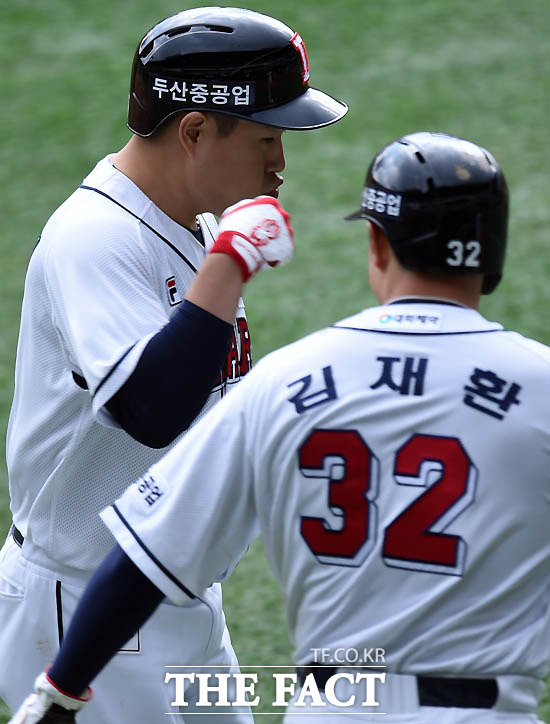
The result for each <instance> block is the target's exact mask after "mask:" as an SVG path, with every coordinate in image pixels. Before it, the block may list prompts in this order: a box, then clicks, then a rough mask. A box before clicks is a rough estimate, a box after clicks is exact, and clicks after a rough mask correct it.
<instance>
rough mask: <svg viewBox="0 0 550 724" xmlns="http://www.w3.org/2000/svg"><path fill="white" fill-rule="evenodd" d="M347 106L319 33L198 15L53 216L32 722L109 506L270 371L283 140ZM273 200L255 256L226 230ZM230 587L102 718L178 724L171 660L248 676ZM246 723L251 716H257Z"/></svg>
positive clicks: (24, 490) (20, 567)
mask: <svg viewBox="0 0 550 724" xmlns="http://www.w3.org/2000/svg"><path fill="white" fill-rule="evenodd" d="M346 110H347V107H346V106H345V104H343V103H340V102H339V101H336V100H334V99H333V98H331V97H330V96H328V95H326V94H325V93H323V92H321V91H319V90H317V89H315V88H312V87H310V86H309V63H308V56H307V51H306V47H305V45H304V42H303V40H302V39H301V37H300V36H299V35H298V34H297V33H295V32H294V31H292V30H291V29H290V28H288V27H287V26H286V25H283V24H282V23H281V22H279V21H277V20H275V19H273V18H270V17H267V16H265V15H261V14H259V13H255V12H252V11H248V10H242V9H234V8H199V9H195V10H188V11H185V12H181V13H179V14H177V15H174V16H173V17H170V18H168V19H166V20H164V21H162V22H160V23H159V24H158V25H156V26H155V27H154V28H153V29H152V30H150V31H149V32H148V33H147V34H146V35H145V37H144V38H143V39H142V41H141V42H140V44H139V46H138V48H137V51H136V54H135V58H134V65H133V70H132V78H131V86H130V100H129V120H128V125H129V128H130V130H131V131H132V132H133V136H132V137H131V139H130V141H129V142H128V144H127V145H126V146H125V147H124V148H123V149H122V150H121V151H119V152H118V153H116V154H114V155H110V156H108V157H106V158H105V159H103V160H102V161H100V162H99V163H98V164H97V166H96V167H95V168H94V169H93V170H92V171H91V173H90V174H89V175H88V176H87V177H86V178H85V179H84V181H83V183H82V184H81V186H80V187H79V188H78V189H77V190H76V191H75V192H74V193H73V194H72V196H70V198H68V199H67V200H66V201H65V203H63V204H62V205H61V207H60V208H59V209H57V211H56V212H55V213H54V214H53V216H52V217H51V218H50V220H49V221H48V222H47V224H46V226H45V228H44V230H43V233H42V235H41V238H40V240H39V242H38V244H37V246H36V248H35V250H34V252H33V254H32V258H31V260H30V265H29V269H28V273H27V279H26V285H25V294H24V300H23V309H22V318H21V333H20V339H19V346H18V352H17V365H16V380H15V396H14V401H13V407H12V412H11V416H10V421H9V429H8V441H7V442H8V444H7V461H8V471H9V481H10V495H11V510H12V514H13V527H12V528H11V531H10V533H9V536H8V538H7V541H6V543H5V545H4V548H3V549H2V552H1V554H0V651H2V656H0V696H1V697H2V698H3V699H5V701H6V702H7V703H8V705H9V706H10V707H11V708H12V709H13V710H15V709H17V707H19V705H20V704H21V702H22V701H23V699H24V696H25V695H26V694H27V692H28V690H29V688H30V687H31V686H32V680H33V679H34V676H33V672H34V670H35V669H37V668H38V669H40V668H44V667H45V666H46V665H47V664H48V663H49V662H51V661H52V660H53V658H54V656H55V653H56V651H57V649H58V646H59V643H60V641H61V640H62V638H63V636H64V633H65V632H66V629H67V626H68V624H69V621H70V619H71V617H72V614H73V611H74V608H75V606H76V602H77V600H78V599H79V597H80V595H81V593H82V591H83V589H84V587H85V585H86V582H87V581H88V579H89V578H90V576H91V574H92V573H93V571H94V570H95V569H96V568H97V566H98V564H99V563H100V562H101V561H102V560H103V558H104V557H105V555H106V553H107V552H108V551H109V550H110V548H111V547H112V537H111V535H110V533H109V531H108V530H107V529H106V528H105V526H104V525H103V523H102V522H101V520H100V518H99V512H100V511H101V509H103V508H104V507H105V506H106V505H107V504H108V503H110V502H111V501H112V500H114V499H115V498H116V497H117V496H119V495H120V494H121V493H122V492H123V490H124V489H125V487H126V486H127V485H129V484H130V483H131V482H132V480H134V479H135V478H136V477H137V476H138V475H139V474H140V473H141V472H142V471H143V470H144V469H147V467H148V466H150V465H151V464H152V463H153V462H154V461H156V460H157V459H158V458H159V457H160V456H161V453H160V452H159V451H158V449H159V448H165V447H167V446H169V445H171V444H173V442H174V441H175V440H176V439H177V438H178V437H179V436H180V435H181V433H182V432H184V431H185V430H186V429H187V428H188V427H189V426H190V425H191V423H192V422H193V420H194V419H195V418H196V417H197V415H198V414H199V413H200V412H201V410H206V409H207V408H209V407H211V406H212V404H213V403H214V402H215V401H217V400H219V399H220V398H222V397H223V396H224V395H225V394H226V392H227V391H228V390H229V389H230V388H232V387H234V386H235V383H236V382H238V381H239V379H240V378H241V377H243V376H244V375H245V374H246V373H247V372H248V370H249V368H250V366H251V348H250V336H249V330H248V326H247V321H246V315H245V311H244V307H243V303H242V300H241V293H242V289H243V284H244V283H245V282H246V281H247V280H248V279H249V278H250V277H251V276H252V275H254V274H255V273H256V272H257V271H258V270H260V269H261V268H263V267H264V266H266V265H269V266H277V265H278V264H279V263H283V262H285V261H288V259H289V258H290V256H291V254H292V249H293V245H292V232H291V229H290V227H289V224H288V219H287V217H286V216H285V214H284V213H283V212H282V211H281V210H280V209H279V208H278V207H277V205H276V203H274V202H275V201H276V198H277V196H278V189H279V187H280V185H281V183H282V177H281V176H280V172H281V171H282V170H283V168H284V165H285V160H284V153H283V147H282V141H281V135H282V132H283V129H303V130H305V129H312V128H318V127H321V126H326V125H328V124H331V123H334V122H335V121H337V120H339V119H340V118H341V117H342V116H343V115H344V114H345V112H346ZM258 196H260V197H261V198H262V200H261V203H260V208H261V209H263V211H262V212H261V213H260V214H259V215H260V216H261V217H262V218H261V219H260V220H261V221H263V220H265V219H268V220H269V219H271V220H272V221H273V224H271V225H270V224H267V226H266V227H265V228H264V227H262V226H258V228H257V229H256V230H255V231H254V233H252V232H251V234H250V236H249V239H247V240H245V239H243V240H242V241H241V242H238V243H237V242H233V241H229V242H228V241H227V238H225V237H224V236H223V234H221V235H218V230H217V227H216V219H215V217H214V216H213V214H215V215H217V216H219V215H220V214H221V212H222V211H223V210H224V209H225V208H227V207H228V206H231V205H232V204H234V203H236V202H237V201H240V200H242V199H249V198H255V197H258ZM250 213H252V211H251V212H250ZM276 242H277V243H276ZM208 252H210V253H208ZM221 578H222V576H219V577H216V578H215V579H212V580H211V581H209V582H208V584H207V585H206V586H205V588H204V591H201V593H200V595H199V596H198V597H197V598H196V599H195V600H194V601H192V602H190V603H189V605H187V606H185V607H183V608H179V607H176V606H174V605H173V604H172V603H171V602H170V601H166V602H163V603H162V604H161V605H160V606H159V607H158V609H157V610H156V612H155V614H154V616H153V617H152V618H151V620H150V621H148V622H147V624H145V625H144V626H143V627H142V628H140V630H139V631H134V630H132V631H130V632H129V633H128V635H127V636H123V640H121V646H120V652H119V654H117V656H115V658H114V660H113V662H112V663H111V664H110V665H109V666H108V667H107V669H106V670H105V672H104V673H103V674H102V675H101V676H100V677H99V679H98V680H97V682H96V696H95V697H94V702H93V703H92V704H91V705H90V707H88V708H87V710H86V711H85V712H84V713H83V715H82V721H83V722H88V724H98V722H101V724H115V723H116V724H120V722H123V721H127V722H136V723H139V722H147V724H153V722H159V721H164V712H165V711H166V710H167V707H168V706H169V703H170V698H169V693H168V692H167V690H166V687H165V686H164V685H163V683H162V681H159V683H153V682H154V681H155V678H154V677H155V672H162V673H163V672H164V667H165V665H166V663H167V662H174V661H176V662H178V663H179V664H181V665H185V664H193V665H201V666H204V667H212V666H214V665H220V666H224V667H236V666H237V662H236V658H235V654H234V652H233V649H232V646H231V642H230V639H229V635H228V632H227V629H226V627H225V623H224V616H223V611H222V607H221V591H220V586H219V583H217V581H219V580H221ZM131 600H132V601H133V602H137V603H138V605H139V604H140V596H139V587H138V588H135V589H133V592H132V596H131ZM143 605H144V606H145V607H147V606H148V605H149V603H146V602H145V599H144V600H143ZM113 621H114V619H113ZM104 623H105V625H108V622H104ZM117 625H118V624H115V626H117ZM206 670H210V669H206ZM223 670H224V671H227V670H228V669H227V668H224V669H223ZM229 670H231V669H229ZM189 697H190V699H191V700H192V697H193V687H192V686H191V687H190V691H189ZM220 713H221V714H223V708H222V709H219V708H218V709H217V710H216V716H215V719H212V721H214V722H216V724H221V721H223V718H221V717H220ZM231 715H232V716H231V720H230V721H231V724H240V723H241V722H250V721H251V717H250V714H249V713H248V708H247V707H245V708H244V709H243V710H242V714H241V715H240V716H239V715H238V714H237V715H236V714H235V711H234V710H233V709H232V710H231ZM180 720H181V718H180ZM186 721H187V717H186ZM200 721H201V722H202V724H208V721H209V718H208V717H205V716H204V715H203V716H201V720H200Z"/></svg>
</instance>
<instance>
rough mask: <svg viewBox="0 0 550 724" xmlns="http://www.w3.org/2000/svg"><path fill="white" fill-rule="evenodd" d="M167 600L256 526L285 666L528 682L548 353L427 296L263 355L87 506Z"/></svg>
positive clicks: (225, 562) (532, 664)
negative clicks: (165, 448) (122, 488)
mask: <svg viewBox="0 0 550 724" xmlns="http://www.w3.org/2000/svg"><path fill="white" fill-rule="evenodd" d="M102 517H103V519H104V520H105V522H106V524H107V525H108V526H109V528H110V529H111V531H112V532H113V534H114V535H115V536H116V538H117V540H118V542H119V544H120V545H121V546H122V547H123V549H124V550H125V551H126V553H127V554H128V555H129V556H130V557H131V558H132V559H133V561H134V562H135V563H136V564H137V565H138V566H139V567H140V568H141V570H142V571H143V572H144V573H145V574H146V575H147V576H148V577H149V578H150V579H151V580H152V581H153V582H154V583H155V584H156V585H157V586H158V587H159V588H160V589H161V590H162V591H163V592H164V593H165V594H166V595H167V596H168V597H169V598H170V599H171V600H172V601H174V602H176V603H180V604H183V603H185V602H186V601H188V597H189V595H190V594H197V595H198V594H200V592H201V591H202V589H204V588H205V587H206V586H208V585H209V583H211V581H213V580H215V579H217V578H219V576H220V575H221V574H222V573H223V572H224V571H225V570H226V569H228V568H230V567H231V566H232V565H233V564H234V563H235V561H236V560H238V558H239V556H241V554H242V552H243V551H244V550H245V549H246V547H247V545H248V544H249V543H250V542H251V541H252V540H253V539H254V538H255V537H256V536H257V535H258V534H259V533H261V535H262V537H263V541H264V544H265V548H266V551H267V556H268V558H269V562H270V564H271V566H272V568H273V571H274V573H275V576H276V578H277V580H278V582H279V583H280V586H281V588H282V590H283V592H284V598H285V601H286V612H287V618H288V626H289V631H290V634H291V637H292V640H293V642H294V646H295V650H296V652H295V659H296V662H297V663H301V664H305V663H307V662H310V661H311V660H312V658H313V656H312V651H313V650H314V649H319V648H321V647H322V648H326V649H328V650H332V651H334V650H336V649H337V648H342V647H343V648H345V649H355V650H359V651H362V650H363V649H371V648H372V647H380V648H383V649H384V650H385V652H386V653H385V662H386V664H387V666H388V670H389V671H395V672H404V673H410V674H414V673H421V672H424V673H426V672H429V673H431V674H432V675H437V674H438V673H446V674H451V675H461V676H466V677H468V676H470V677H475V676H487V675H498V674H499V673H503V674H504V673H513V674H519V675H521V674H525V675H529V676H534V677H540V676H542V674H543V672H544V670H545V667H546V665H547V662H548V661H549V659H550V640H549V630H550V629H549V624H550V615H549V611H550V536H549V521H550V350H549V349H548V348H546V347H545V346H543V345H542V344H540V343H538V342H535V341H532V340H529V339H526V338H524V337H522V336H521V335H519V334H517V333H515V332H509V331H506V330H504V329H503V328H502V327H501V326H500V325H499V324H495V323H492V322H489V321H487V320H486V319H484V318H483V317H482V316H481V315H480V314H479V313H478V312H476V311H475V310H473V309H469V308H465V307H461V306H458V305H452V304H449V303H445V302H444V301H440V302H437V301H435V300H428V301H427V300H419V299H413V300H397V301H396V302H394V303H392V304H389V305H386V306H382V307H376V308H371V309H368V310H366V311H363V312H361V313H360V314H357V315H356V316H353V317H350V318H349V319H346V320H344V321H342V322H339V323H338V324H336V325H334V326H333V327H330V328H327V329H325V330H322V331H319V332H317V333H315V334H313V335H311V336H309V337H307V338H305V339H303V340H301V341H299V342H296V343H295V344H292V345H290V346H288V347H286V348H284V349H282V350H279V351H277V352H274V353H272V354H271V355H268V356H267V357H265V358H264V359H263V360H262V361H261V362H260V363H259V364H258V365H257V367H256V368H255V370H254V371H253V372H252V373H251V374H250V375H248V377H247V379H246V380H245V381H244V382H243V383H242V384H241V385H239V386H238V388H237V389H236V390H235V392H234V393H233V394H232V395H230V396H228V397H227V399H225V400H223V401H222V402H221V403H220V405H218V406H216V407H215V408H214V410H212V411H211V412H210V413H209V415H208V416H207V417H206V418H204V419H203V420H202V421H200V422H199V423H198V424H197V425H196V426H195V427H194V428H193V430H191V431H190V433H189V434H188V435H187V436H186V437H185V438H184V439H183V440H182V441H181V442H180V443H178V445H177V446H176V447H175V448H173V449H172V450H171V451H170V452H169V453H168V454H167V455H166V456H165V457H164V458H163V459H162V460H161V461H160V462H159V463H157V464H156V465H154V466H152V467H151V468H150V470H149V471H148V473H147V474H145V475H144V476H143V477H141V478H140V479H139V480H138V481H137V482H136V483H135V484H134V485H132V486H131V487H130V488H129V489H128V490H127V491H126V492H125V493H124V495H123V496H122V497H121V498H120V499H119V500H118V501H117V502H116V503H115V504H114V505H113V506H111V507H109V508H107V509H106V510H105V511H103V513H102Z"/></svg>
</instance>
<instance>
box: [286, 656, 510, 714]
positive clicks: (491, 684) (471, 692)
mask: <svg viewBox="0 0 550 724" xmlns="http://www.w3.org/2000/svg"><path fill="white" fill-rule="evenodd" d="M358 668H359V669H360V668H361V667H358ZM368 670H369V671H373V670H376V669H373V668H372V667H368ZM380 671H382V670H380ZM337 672H338V667H336V666H298V667H297V668H296V673H297V675H298V681H299V683H300V686H302V685H303V683H304V681H305V679H306V676H307V675H308V674H313V678H314V679H315V683H316V684H317V688H318V689H320V690H324V688H325V685H326V683H327V681H328V680H329V679H330V677H331V676H334V675H335V674H336V673H337ZM416 683H417V686H418V703H419V704H420V706H442V707H443V706H444V707H456V708H458V709H491V708H492V707H493V706H494V705H495V704H496V701H497V698H498V684H497V681H496V679H451V678H447V677H439V676H417V677H416Z"/></svg>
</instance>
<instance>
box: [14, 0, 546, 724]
mask: <svg viewBox="0 0 550 724" xmlns="http://www.w3.org/2000/svg"><path fill="white" fill-rule="evenodd" d="M208 4H209V3H197V5H208ZM187 7H190V5H185V4H180V3H177V2H175V1H174V0H157V2H155V3H151V2H146V0H132V2H129V1H128V0H93V2H92V1H91V0H79V1H78V2H77V1H76V0H47V2H45V0H42V1H41V2H40V1H39V0H3V2H2V3H1V5H0V33H1V37H0V39H1V42H0V64H1V67H2V75H1V80H0V84H1V89H2V96H1V97H2V112H1V116H0V154H1V155H0V189H1V191H0V200H1V201H0V203H1V206H2V225H1V227H0V427H1V428H2V429H1V430H0V448H1V449H0V533H2V532H3V531H5V530H7V528H8V525H9V521H10V515H9V508H8V494H7V474H6V469H5V463H4V459H5V458H4V454H3V444H4V439H5V428H6V425H7V420H8V414H9V405H10V402H11V397H12V392H13V365H14V359H15V350H16V342H17V331H18V322H19V310H20V303H21V294H22V286H23V279H24V273H25V269H26V264H27V260H28V257H29V254H30V252H31V250H32V248H33V246H34V244H35V241H36V239H37V237H38V235H39V233H40V230H41V227H42V226H43V224H44V222H45V220H46V219H47V217H48V215H49V214H50V213H51V212H52V210H53V209H54V208H55V207H56V205H57V204H59V203H60V202H61V201H62V200H63V199H64V198H65V197H66V196H67V195H68V194H69V193H71V191H72V190H73V188H74V187H75V186H76V185H78V183H79V182H80V180H81V179H82V177H83V176H84V175H85V174H86V173H87V171H88V170H89V169H90V168H91V166H93V164H94V163H95V162H96V160H97V159H98V158H100V157H102V156H103V155H105V154H106V153H108V152H111V151H115V150H117V149H118V148H119V147H121V146H122V145H123V144H124V143H125V141H126V139H127V138H128V135H129V133H128V131H127V129H126V127H125V116H126V98H127V91H128V78H129V70H130V63H131V57H132V55H133V52H134V48H135V45H136V42H137V40H138V39H139V37H140V36H141V35H142V33H143V32H144V31H145V30H146V29H147V28H149V27H150V26H151V25H153V24H154V23H155V22H156V21H157V20H159V19H160V18H162V17H165V16H167V15H171V14H172V13H174V12H177V11H179V10H182V9H185V8H187ZM247 7H249V8H251V9H254V10H259V11H261V12H265V13H268V14H274V15H276V16H277V17H279V18H280V19H281V20H283V21H285V22H286V23H288V24H289V25H291V26H292V27H293V28H295V29H297V30H298V31H299V32H300V33H301V35H302V36H303V38H304V39H305V41H306V43H307V46H308V50H309V57H310V61H311V67H312V81H311V83H312V85H313V86H319V87H321V88H322V89H323V90H326V91H327V92H330V93H331V94H332V95H335V96H337V97H340V98H342V99H344V100H346V101H347V102H348V103H349V105H350V108H351V110H350V112H349V114H348V116H347V117H346V119H345V120H344V121H342V122H341V123H339V124H337V125H336V126H333V127H331V128H328V129H324V130H320V131H316V132H313V133H298V132H294V133H293V132H289V133H287V134H285V145H286V155H287V171H286V173H285V178H286V181H285V186H284V187H283V193H282V199H281V200H282V201H283V203H284V204H285V205H286V206H287V208H288V210H289V211H290V212H291V214H292V219H293V225H294V228H295V232H296V244H297V251H296V256H295V259H294V260H293V262H292V264H291V265H289V266H288V267H285V268H284V269H281V270H277V271H276V272H272V273H264V274H261V275H259V276H258V277H257V278H256V279H254V280H252V282H251V283H250V284H249V288H248V289H247V294H246V302H247V309H248V315H249V319H250V326H251V329H252V334H253V338H254V341H255V357H256V359H259V358H260V357H261V356H263V355H264V354H265V353H267V352H268V351H270V350H271V349H273V348H275V347H278V346H281V345H283V344H285V343H287V342H289V341H292V340H294V339H296V338H297V337H299V336H301V335H303V334H305V333H307V332H309V331H312V330H313V329H315V328H317V327H319V326H322V325H325V324H328V323H330V322H332V321H334V320H335V319H338V318H341V317H344V316H345V315H348V314H350V313H352V312H354V311H356V310H358V309H359V308H362V307H363V306H366V305H367V304H370V303H372V302H373V301H374V299H373V297H372V295H371V293H370V291H369V289H368V286H367V282H366V275H365V260H366V243H365V233H364V229H363V227H362V225H361V224H350V225H347V224H344V223H343V222H342V217H343V216H344V214H345V213H347V212H349V211H351V210H353V209H355V208H356V207H357V206H358V203H359V198H360V193H361V186H362V181H363V178H364V173H365V169H366V164H367V161H368V160H369V158H370V157H371V156H372V154H373V153H374V152H375V151H376V150H377V149H378V148H379V147H381V146H382V145H383V144H385V143H386V142H388V141H389V140H391V139H393V138H395V137H397V136H399V135H402V134H404V133H407V132H410V131H415V130H441V131H446V132H449V133H453V134H456V135H462V136H465V137H467V138H470V139H472V140H474V141H476V142H478V143H481V144H483V145H485V146H487V147H488V148H489V149H490V150H491V151H492V152H493V153H494V154H495V156H496V157H497V158H498V159H499V160H500V162H501V164H502V166H503V168H504V170H505V173H506V175H507V178H508V181H509V184H510V187H511V191H512V197H511V198H512V203H511V228H510V251H509V254H508V261H507V269H506V271H507V275H506V277H505V280H504V281H503V283H502V284H501V286H500V288H499V290H498V291H497V293H496V294H495V295H493V296H491V297H489V298H487V299H486V300H484V303H483V307H482V311H483V312H484V313H485V314H486V315H487V316H488V317H489V318H493V319H498V320H499V321H501V322H503V323H504V324H505V325H506V326H507V327H513V328H515V329H518V330H519V331H521V332H523V333H525V334H527V335H530V336H534V337H536V338H538V339H540V340H542V341H543V342H546V343H547V344H548V343H550V325H549V323H548V308H549V307H550V291H549V283H548V280H549V279H550V253H549V251H548V228H549V225H550V212H549V206H550V204H549V191H548V189H549V181H550V179H549V173H548V169H549V167H550V150H549V149H550V143H549V142H550V133H549V118H550V103H549V92H550V88H549V78H550V51H549V47H550V46H549V42H548V38H549V37H550V4H549V3H548V0H525V2H523V3H519V2H515V1H514V0H445V1H443V0H385V2H374V0H340V1H339V2H335V0H302V2H301V3H299V2H296V1H295V0H279V2H277V3H276V4H273V3H272V2H268V1H267V0H250V2H248V3H247ZM526 523H527V521H526ZM224 588H225V601H226V605H225V608H226V612H227V616H228V619H229V624H230V628H231V631H232V635H233V639H234V643H235V647H236V649H237V652H238V654H239V657H240V659H241V661H242V663H243V664H245V665H247V664H248V665H257V664H264V665H267V664H287V663H289V662H290V651H291V646H290V643H289V641H288V638H287V635H286V628H285V624H284V614H283V610H282V606H281V599H280V595H279V592H278V590H277V588H276V586H275V584H274V583H273V579H272V577H271V575H270V574H269V572H268V570H267V564H266V562H265V557H264V554H263V551H262V549H261V546H260V545H255V546H254V547H253V548H252V550H251V552H250V553H249V554H248V556H247V557H246V558H245V559H244V560H243V562H242V563H241V564H240V566H239V567H238V569H237V571H236V573H235V574H234V575H233V577H232V578H231V579H230V580H229V581H228V582H227V583H226V584H225V587H224ZM0 655H1V656H13V655H16V652H0ZM0 706H1V703H0ZM540 716H541V718H542V719H543V720H544V721H545V722H550V701H549V698H548V697H547V698H546V700H545V702H544V703H543V706H542V709H541V712H540ZM262 718H263V717H262ZM6 720H7V719H6V718H2V715H1V714H0V724H1V723H2V722H4V721H6ZM268 721H270V722H278V721H279V718H278V717H276V716H271V717H270V718H269V720H268ZM98 724H100V723H99V722H98Z"/></svg>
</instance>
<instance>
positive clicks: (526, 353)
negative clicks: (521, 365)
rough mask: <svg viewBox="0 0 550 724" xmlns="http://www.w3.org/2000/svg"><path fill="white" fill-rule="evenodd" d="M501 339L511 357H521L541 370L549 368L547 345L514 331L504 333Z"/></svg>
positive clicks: (549, 359) (549, 360) (549, 351)
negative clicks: (504, 341)
mask: <svg viewBox="0 0 550 724" xmlns="http://www.w3.org/2000/svg"><path fill="white" fill-rule="evenodd" d="M503 337H504V339H505V340H506V343H507V345H508V347H509V349H510V352H511V354H512V355H514V354H515V355H518V356H519V355H521V356H522V357H525V358H526V359H529V360H531V361H532V363H533V364H540V365H541V367H542V368H543V369H544V368H550V347H548V346H547V345H545V344H543V343H542V342H539V341H538V340H536V339H532V338H531V337H526V336H524V335H523V334H520V333H519V332H514V331H506V333H505V335H503ZM549 371H550V370H549Z"/></svg>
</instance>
